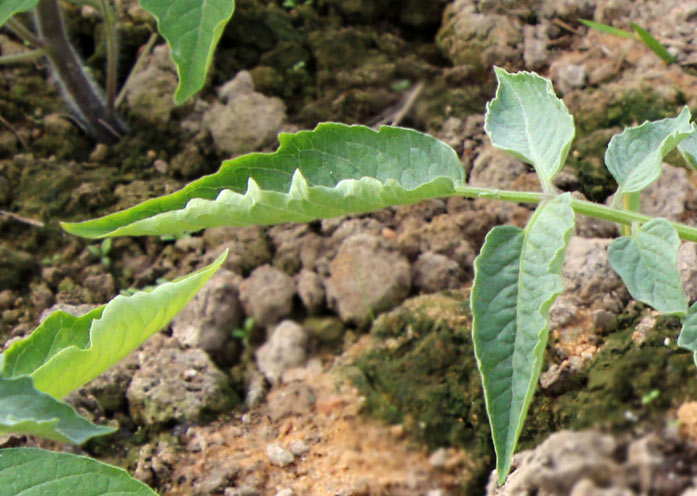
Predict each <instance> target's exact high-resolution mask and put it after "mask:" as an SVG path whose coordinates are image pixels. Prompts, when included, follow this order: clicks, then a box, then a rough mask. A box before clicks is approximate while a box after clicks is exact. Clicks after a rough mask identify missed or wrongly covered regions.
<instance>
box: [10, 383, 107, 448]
mask: <svg viewBox="0 0 697 496" xmlns="http://www.w3.org/2000/svg"><path fill="white" fill-rule="evenodd" d="M114 431H116V428H114V427H104V426H99V425H95V424H93V423H92V422H90V421H89V420H87V419H86V418H83V417H81V416H80V415H78V413H77V412H76V411H75V409H74V408H73V407H72V406H71V405H69V404H67V403H63V402H62V401H60V400H57V399H55V398H54V397H53V396H50V395H48V394H46V393H42V392H40V391H37V390H36V388H34V384H33V381H32V380H31V377H18V378H17V379H6V378H4V377H0V433H3V434H9V433H14V434H29V435H34V436H40V437H43V438H46V439H53V440H54V441H58V442H61V443H74V444H82V443H84V442H85V441H87V440H88V439H90V438H92V437H95V436H104V435H106V434H111V433H112V432H114Z"/></svg>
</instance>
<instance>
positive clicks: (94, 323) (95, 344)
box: [0, 252, 227, 398]
mask: <svg viewBox="0 0 697 496" xmlns="http://www.w3.org/2000/svg"><path fill="white" fill-rule="evenodd" d="M226 255H227V252H226V253H224V254H222V255H221V256H220V257H218V259H217V260H216V261H215V262H213V263H212V264H211V265H209V266H207V267H205V268H203V269H201V270H199V271H196V272H194V273H192V274H189V275H187V276H184V277H182V278H180V279H177V280H176V281H172V282H168V283H164V284H161V285H159V286H157V287H156V288H155V289H153V290H152V291H150V292H138V293H135V294H134V295H131V296H123V295H121V296H117V297H116V298H114V299H113V300H111V301H110V302H109V303H107V304H106V305H104V306H103V307H100V308H98V309H96V310H94V311H92V312H90V313H89V314H86V315H84V316H82V317H73V316H71V315H68V314H65V313H62V312H60V313H57V314H52V315H51V316H50V317H49V318H48V319H46V320H45V321H44V323H43V324H42V325H41V326H39V327H38V328H37V329H36V330H35V331H34V332H33V333H32V334H31V335H30V336H29V337H28V338H26V339H23V340H21V341H18V342H16V343H14V344H12V346H10V347H9V348H8V349H7V350H6V351H5V352H4V353H3V354H2V355H1V357H2V360H1V361H0V363H2V374H1V375H2V376H3V377H6V378H11V377H19V376H25V375H26V376H31V377H32V378H33V379H34V387H35V388H36V389H38V390H39V391H43V392H45V393H48V394H50V395H51V396H53V397H55V398H62V397H64V396H65V395H67V394H68V393H70V392H71V391H73V390H75V389H77V388H79V387H81V386H82V385H84V384H86V383H87V382H89V381H91V380H92V379H94V378H95V377H97V376H98V375H99V374H101V373H102V372H104V371H105V370H106V369H108V368H109V367H111V366H112V365H114V364H116V363H117V362H118V361H119V360H121V359H122V358H123V357H125V356H126V355H128V353H130V352H131V351H133V350H134V349H135V348H137V347H138V346H140V345H141V344H143V342H145V340H146V339H148V338H149V337H150V336H151V335H153V334H154V333H155V332H157V331H159V330H160V329H162V328H163V327H164V326H165V325H167V323H168V322H169V321H170V320H171V319H172V318H173V317H174V316H175V315H176V314H177V313H178V312H179V311H180V310H181V309H182V308H184V306H185V305H186V304H187V303H188V302H189V300H190V299H191V298H193V296H194V295H195V294H196V292H197V291H198V290H199V289H200V288H201V286H203V285H204V284H205V283H206V281H207V280H208V279H209V278H210V277H211V276H212V275H213V274H214V273H215V271H216V270H218V268H219V267H220V265H221V264H222V263H223V261H224V260H225V257H226Z"/></svg>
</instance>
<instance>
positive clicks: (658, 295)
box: [608, 219, 687, 316]
mask: <svg viewBox="0 0 697 496" xmlns="http://www.w3.org/2000/svg"><path fill="white" fill-rule="evenodd" d="M679 248H680V238H679V237H678V233H677V231H676V230H675V228H674V227H673V226H672V225H671V224H670V222H668V221H667V220H665V219H653V220H651V221H649V222H647V223H646V224H644V225H642V226H641V227H640V228H639V229H637V230H635V231H634V233H632V236H631V237H626V236H623V237H621V238H618V239H616V240H614V241H613V242H612V244H611V245H610V247H609V248H608V258H609V261H610V265H611V266H612V268H613V269H614V270H615V272H617V273H618V274H619V275H620V277H621V278H622V280H623V281H624V283H625V285H626V286H627V289H628V290H629V294H631V295H632V298H634V299H635V300H639V301H641V302H643V303H646V304H647V305H651V306H652V307H653V308H655V309H656V310H658V311H659V312H662V313H666V314H673V315H679V316H684V315H685V313H686V312H687V296H685V291H684V290H683V287H682V281H681V279H680V273H679V272H678V249H679Z"/></svg>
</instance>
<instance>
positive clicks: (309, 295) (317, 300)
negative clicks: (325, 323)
mask: <svg viewBox="0 0 697 496" xmlns="http://www.w3.org/2000/svg"><path fill="white" fill-rule="evenodd" d="M297 289H298V295H300V301H302V302H303V305H305V308H307V311H308V313H309V314H311V315H312V314H317V313H319V311H320V310H321V309H322V306H323V305H324V284H323V282H322V278H321V277H320V276H319V275H318V274H317V273H316V272H313V271H311V270H307V269H303V270H301V271H300V274H298V276H297Z"/></svg>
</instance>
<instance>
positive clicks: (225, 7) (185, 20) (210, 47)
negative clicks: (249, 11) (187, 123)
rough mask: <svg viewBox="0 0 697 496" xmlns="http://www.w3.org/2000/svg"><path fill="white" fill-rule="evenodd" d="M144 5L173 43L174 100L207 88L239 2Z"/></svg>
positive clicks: (164, 0)
mask: <svg viewBox="0 0 697 496" xmlns="http://www.w3.org/2000/svg"><path fill="white" fill-rule="evenodd" d="M140 5H141V7H143V8H144V9H145V10H147V11H148V12H150V14H152V15H153V16H154V17H155V19H157V29H158V31H159V32H160V34H161V35H162V36H163V37H164V38H165V39H166V40H167V43H168V44H169V48H170V54H171V57H172V60H173V61H174V63H175V64H176V65H177V72H178V74H179V86H178V87H177V91H176V93H175V94H174V101H175V102H176V103H177V104H179V103H182V102H184V101H186V100H187V99H188V98H190V97H191V96H193V95H194V94H196V93H197V92H198V91H199V90H200V89H201V88H203V85H204V83H205V82H206V74H207V73H208V69H209V68H210V65H211V61H212V60H213V52H214V51H215V47H216V45H217V44H218V41H219V40H220V37H221V36H222V34H223V29H224V28H225V25H226V24H227V22H228V21H229V20H230V18H231V17H232V13H233V12H234V11H235V1H234V0H177V1H176V2H174V1H172V0H140Z"/></svg>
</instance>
